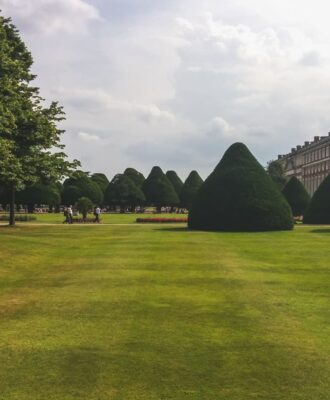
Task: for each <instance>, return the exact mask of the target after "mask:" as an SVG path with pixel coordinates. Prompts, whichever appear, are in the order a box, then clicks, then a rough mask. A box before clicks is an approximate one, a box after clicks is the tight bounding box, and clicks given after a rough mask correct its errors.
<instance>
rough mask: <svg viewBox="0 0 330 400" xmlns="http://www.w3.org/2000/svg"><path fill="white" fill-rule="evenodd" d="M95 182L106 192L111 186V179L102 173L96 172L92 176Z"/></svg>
mask: <svg viewBox="0 0 330 400" xmlns="http://www.w3.org/2000/svg"><path fill="white" fill-rule="evenodd" d="M91 179H92V181H93V182H95V183H97V184H98V185H99V187H100V189H101V190H102V193H103V194H104V193H105V191H106V190H107V187H108V186H109V183H110V182H109V179H108V178H107V177H106V176H105V175H104V174H101V173H95V174H93V175H92V176H91Z"/></svg>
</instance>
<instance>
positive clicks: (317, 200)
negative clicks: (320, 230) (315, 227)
mask: <svg viewBox="0 0 330 400" xmlns="http://www.w3.org/2000/svg"><path fill="white" fill-rule="evenodd" d="M304 223H306V224H330V175H328V176H327V177H326V178H325V179H324V181H323V182H322V183H321V185H320V186H319V188H318V189H317V190H316V192H315V193H314V196H313V197H312V200H311V202H310V204H309V207H308V208H307V210H306V213H305V217H304Z"/></svg>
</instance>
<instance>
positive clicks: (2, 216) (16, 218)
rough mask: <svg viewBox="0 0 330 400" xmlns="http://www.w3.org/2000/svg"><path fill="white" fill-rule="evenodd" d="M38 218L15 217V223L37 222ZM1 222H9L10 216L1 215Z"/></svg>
mask: <svg viewBox="0 0 330 400" xmlns="http://www.w3.org/2000/svg"><path fill="white" fill-rule="evenodd" d="M36 220H37V217H35V216H33V215H19V214H18V215H17V214H16V215H15V221H17V222H29V221H36ZM0 221H5V222H8V221H9V215H0Z"/></svg>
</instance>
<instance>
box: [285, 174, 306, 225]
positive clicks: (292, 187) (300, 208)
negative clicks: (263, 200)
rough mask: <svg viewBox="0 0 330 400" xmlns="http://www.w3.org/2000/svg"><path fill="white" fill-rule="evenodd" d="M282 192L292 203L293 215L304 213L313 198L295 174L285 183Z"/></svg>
mask: <svg viewBox="0 0 330 400" xmlns="http://www.w3.org/2000/svg"><path fill="white" fill-rule="evenodd" d="M282 193H283V195H284V197H285V198H286V200H287V202H288V203H289V204H290V207H291V209H292V214H293V216H294V217H299V216H301V215H304V213H305V211H306V209H307V207H308V205H309V203H310V201H311V198H310V195H309V194H308V192H307V190H306V189H305V186H304V185H303V184H302V183H301V182H300V180H299V179H297V178H296V177H295V176H293V177H292V178H291V179H290V180H289V182H288V183H287V184H286V185H285V187H284V189H283V191H282Z"/></svg>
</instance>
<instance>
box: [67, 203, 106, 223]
mask: <svg viewBox="0 0 330 400" xmlns="http://www.w3.org/2000/svg"><path fill="white" fill-rule="evenodd" d="M63 214H64V217H65V220H64V221H63V223H64V224H72V223H73V208H72V206H69V207H65V208H64V210H63ZM93 214H94V220H93V222H94V223H95V222H96V223H98V224H99V223H100V215H101V209H100V207H95V208H94V212H93ZM77 216H79V213H78V212H77ZM85 219H86V216H84V218H83V221H85Z"/></svg>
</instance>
